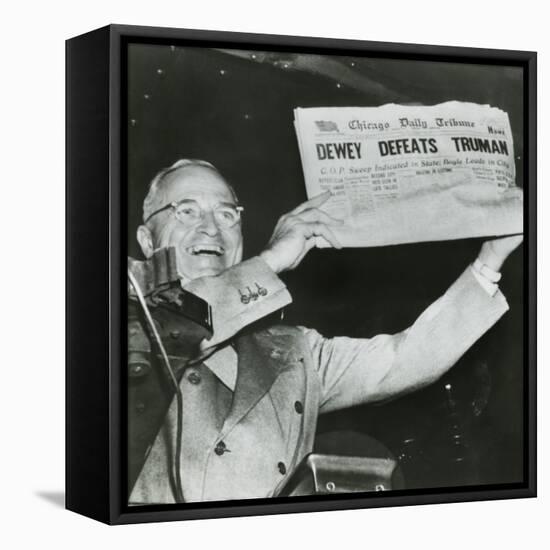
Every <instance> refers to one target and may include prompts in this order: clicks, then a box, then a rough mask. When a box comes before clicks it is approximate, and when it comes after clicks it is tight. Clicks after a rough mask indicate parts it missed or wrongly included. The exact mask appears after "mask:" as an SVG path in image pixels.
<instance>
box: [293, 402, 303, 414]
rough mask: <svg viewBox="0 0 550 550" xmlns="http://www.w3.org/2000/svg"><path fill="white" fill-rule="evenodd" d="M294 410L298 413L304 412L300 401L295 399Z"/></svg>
mask: <svg viewBox="0 0 550 550" xmlns="http://www.w3.org/2000/svg"><path fill="white" fill-rule="evenodd" d="M294 410H295V411H296V412H297V413H298V414H302V413H303V412H304V406H303V405H302V402H301V401H296V403H294Z"/></svg>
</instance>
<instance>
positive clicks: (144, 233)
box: [137, 225, 155, 258]
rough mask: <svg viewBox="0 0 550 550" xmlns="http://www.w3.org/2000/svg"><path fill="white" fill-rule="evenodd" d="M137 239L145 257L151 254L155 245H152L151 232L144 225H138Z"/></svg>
mask: <svg viewBox="0 0 550 550" xmlns="http://www.w3.org/2000/svg"><path fill="white" fill-rule="evenodd" d="M137 240H138V243H139V246H141V251H142V252H143V255H144V256H145V257H146V258H150V257H151V256H152V255H153V252H154V250H155V247H154V246H153V234H152V233H151V230H150V229H149V228H148V227H147V226H146V225H140V226H139V227H138V229H137Z"/></svg>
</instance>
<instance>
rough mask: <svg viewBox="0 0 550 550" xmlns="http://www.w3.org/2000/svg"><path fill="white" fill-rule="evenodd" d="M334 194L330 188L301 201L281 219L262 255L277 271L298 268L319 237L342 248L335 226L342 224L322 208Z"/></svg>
mask: <svg viewBox="0 0 550 550" xmlns="http://www.w3.org/2000/svg"><path fill="white" fill-rule="evenodd" d="M329 197H330V191H327V192H325V193H323V194H321V195H317V196H316V197H313V198H312V199H310V200H308V201H306V202H304V203H302V204H300V205H299V206H297V207H296V208H295V209H294V210H291V211H290V212H289V213H288V214H284V215H283V216H281V217H280V218H279V221H278V222H277V225H276V226H275V230H274V231H273V235H272V236H271V239H270V240H269V243H268V245H267V247H266V248H265V250H264V251H263V252H262V253H261V254H260V257H261V258H262V259H263V260H264V261H265V262H266V263H267V265H269V267H270V268H271V269H272V270H273V271H275V273H281V272H282V271H288V270H290V269H294V268H295V267H297V266H298V265H299V263H300V262H301V261H302V260H303V259H304V256H305V255H306V254H307V253H308V252H309V251H310V250H311V249H312V248H313V247H314V246H315V237H323V238H324V239H325V241H327V242H328V243H329V244H330V245H332V246H333V247H334V248H342V245H341V244H340V243H339V242H338V239H337V238H336V236H335V235H334V232H333V228H334V227H338V226H340V225H342V224H343V223H344V222H343V220H337V219H335V218H333V217H331V216H329V215H328V214H326V213H325V212H322V211H321V210H319V207H320V206H321V205H323V204H324V203H325V202H327V200H328V199H329Z"/></svg>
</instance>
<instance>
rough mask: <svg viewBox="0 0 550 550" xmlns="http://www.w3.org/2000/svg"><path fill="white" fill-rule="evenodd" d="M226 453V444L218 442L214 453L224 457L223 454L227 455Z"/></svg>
mask: <svg viewBox="0 0 550 550" xmlns="http://www.w3.org/2000/svg"><path fill="white" fill-rule="evenodd" d="M225 451H226V447H225V443H224V442H223V441H218V444H217V445H216V448H215V449H214V452H215V453H216V454H217V455H218V456H222V455H223V453H225Z"/></svg>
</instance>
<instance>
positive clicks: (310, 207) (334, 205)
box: [66, 25, 536, 524]
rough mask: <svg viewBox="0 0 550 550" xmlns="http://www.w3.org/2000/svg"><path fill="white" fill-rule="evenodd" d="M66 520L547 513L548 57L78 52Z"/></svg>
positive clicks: (361, 47)
mask: <svg viewBox="0 0 550 550" xmlns="http://www.w3.org/2000/svg"><path fill="white" fill-rule="evenodd" d="M66 146H67V147H66V152H67V365H66V376H67V384H66V399H67V401H66V406H67V426H66V434H67V447H66V448H67V451H66V458H67V461H66V472H67V475H66V481H67V484H66V492H67V494H66V502H67V508H68V509H70V510H73V511H75V512H78V513H81V514H84V515H86V516H89V517H92V518H94V519H97V520H100V521H103V522H106V523H110V524H122V523H137V522H149V521H168V520H180V519H194V518H214V517H223V516H245V515H254V514H275V513H284V512H304V511H314V510H315V511H317V510H336V509H339V510H342V509H350V508H369V507H376V506H397V505H410V504H422V503H445V502H456V501H468V500H489V499H502V498H516V497H532V496H535V495H536V464H535V457H536V453H535V449H536V441H535V434H536V418H535V410H536V407H535V405H536V403H535V396H536V392H535V383H536V356H535V354H536V346H535V338H536V336H535V335H536V326H535V324H536V296H535V288H536V284H535V282H536V267H535V260H536V257H535V251H536V234H535V228H536V184H535V182H536V54H535V53H533V52H521V51H507V50H481V49H474V48H453V47H447V46H445V47H443V46H425V45H409V44H390V43H379V42H368V41H349V40H334V39H331V40H326V39H321V38H304V37H289V36H267V35H251V34H240V33H225V32H211V31H198V30H183V29H164V28H162V29H161V28H149V27H133V26H124V25H110V26H108V27H105V28H102V29H98V30H95V31H92V32H90V33H88V34H85V35H82V36H79V37H76V38H73V39H71V40H69V41H68V42H67V143H66Z"/></svg>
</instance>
